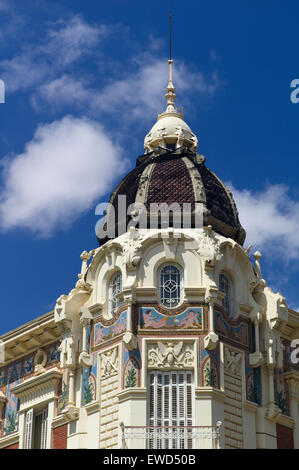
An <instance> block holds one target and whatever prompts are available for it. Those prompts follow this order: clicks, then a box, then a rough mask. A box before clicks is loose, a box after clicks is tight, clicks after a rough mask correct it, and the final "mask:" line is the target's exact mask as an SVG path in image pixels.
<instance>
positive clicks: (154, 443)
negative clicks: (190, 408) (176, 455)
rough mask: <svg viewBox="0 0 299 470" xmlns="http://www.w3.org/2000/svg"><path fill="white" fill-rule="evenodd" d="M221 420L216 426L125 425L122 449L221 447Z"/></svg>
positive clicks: (123, 427) (122, 424) (122, 435)
mask: <svg viewBox="0 0 299 470" xmlns="http://www.w3.org/2000/svg"><path fill="white" fill-rule="evenodd" d="M221 424H222V423H221V421H218V422H217V423H216V425H215V426H125V425H124V423H120V428H121V448H122V449H220V444H219V438H220V429H221Z"/></svg>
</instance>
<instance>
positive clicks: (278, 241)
mask: <svg viewBox="0 0 299 470" xmlns="http://www.w3.org/2000/svg"><path fill="white" fill-rule="evenodd" d="M228 186H229V187H230V188H231V190H232V192H233V196H234V198H235V201H236V204H237V207H238V210H239V216H240V221H241V223H242V225H243V226H244V228H245V229H246V232H247V237H246V240H247V243H248V244H253V245H254V246H255V247H256V248H257V249H259V248H260V249H262V250H264V251H266V252H268V253H273V252H274V250H275V253H276V254H279V255H281V256H282V257H283V259H284V260H286V261H289V260H298V259H299V236H298V234H299V201H296V200H293V199H292V198H291V197H290V195H289V194H288V187H287V186H285V185H272V186H271V185H270V186H268V187H266V188H265V189H264V190H263V191H259V192H253V191H250V190H247V189H243V190H241V191H240V190H237V189H236V188H234V187H233V186H232V185H231V184H228Z"/></svg>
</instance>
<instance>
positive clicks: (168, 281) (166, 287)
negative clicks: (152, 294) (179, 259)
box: [159, 265, 182, 308]
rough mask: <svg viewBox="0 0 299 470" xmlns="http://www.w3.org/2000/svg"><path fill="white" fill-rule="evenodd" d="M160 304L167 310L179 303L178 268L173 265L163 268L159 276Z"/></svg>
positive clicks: (180, 292) (180, 286)
mask: <svg viewBox="0 0 299 470" xmlns="http://www.w3.org/2000/svg"><path fill="white" fill-rule="evenodd" d="M159 288H160V302H161V303H162V305H164V306H165V307H168V308H174V307H177V306H178V305H179V304H180V303H181V296H182V279H181V272H180V270H179V268H177V267H176V266H173V265H168V266H164V267H163V268H162V269H161V270H160V274H159Z"/></svg>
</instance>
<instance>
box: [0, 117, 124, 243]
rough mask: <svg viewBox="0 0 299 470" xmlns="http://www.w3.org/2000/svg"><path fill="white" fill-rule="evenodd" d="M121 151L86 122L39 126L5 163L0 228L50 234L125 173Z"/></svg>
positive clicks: (68, 119)
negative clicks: (19, 150)
mask: <svg viewBox="0 0 299 470" xmlns="http://www.w3.org/2000/svg"><path fill="white" fill-rule="evenodd" d="M126 164H127V162H126V160H124V159H123V156H122V149H121V148H120V147H118V146H116V145H115V144H114V143H112V141H111V140H110V138H109V137H108V136H107V135H106V134H105V132H104V130H103V128H102V127H101V126H100V125H99V124H98V123H96V122H95V121H91V120H88V119H76V118H74V117H72V116H66V117H64V118H63V119H62V120H59V121H55V122H53V123H51V124H44V125H40V126H39V127H38V128H37V130H36V132H35V135H34V137H33V139H32V140H31V141H30V142H28V143H27V145H26V147H25V150H24V152H23V153H22V154H19V155H15V156H13V157H11V158H7V159H6V161H5V163H4V181H5V185H4V188H3V190H2V193H1V195H0V222H1V226H2V229H11V228H16V227H22V228H27V229H30V230H31V231H33V232H35V233H37V234H39V235H41V236H49V235H51V233H53V231H54V230H56V229H59V228H65V227H67V226H68V225H69V224H70V223H71V222H72V221H74V220H75V219H76V218H77V217H78V216H79V215H80V214H82V213H83V212H84V211H86V210H88V209H89V208H90V207H91V205H92V204H94V203H96V202H99V198H101V197H103V196H104V195H105V194H106V193H107V192H108V191H109V190H110V187H111V185H112V184H113V182H114V180H115V178H116V179H117V178H119V176H120V174H121V173H122V172H123V171H124V170H125V166H126Z"/></svg>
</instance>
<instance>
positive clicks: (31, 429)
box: [23, 406, 51, 449]
mask: <svg viewBox="0 0 299 470" xmlns="http://www.w3.org/2000/svg"><path fill="white" fill-rule="evenodd" d="M37 416H42V418H41V434H40V436H39V438H40V447H38V449H47V448H48V447H47V443H48V434H49V432H50V431H51V428H50V426H49V409H48V406H45V407H43V408H38V409H36V408H30V409H29V410H27V411H26V413H25V416H24V434H23V442H24V444H23V449H36V448H37V447H35V440H36V435H35V432H36V418H37Z"/></svg>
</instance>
